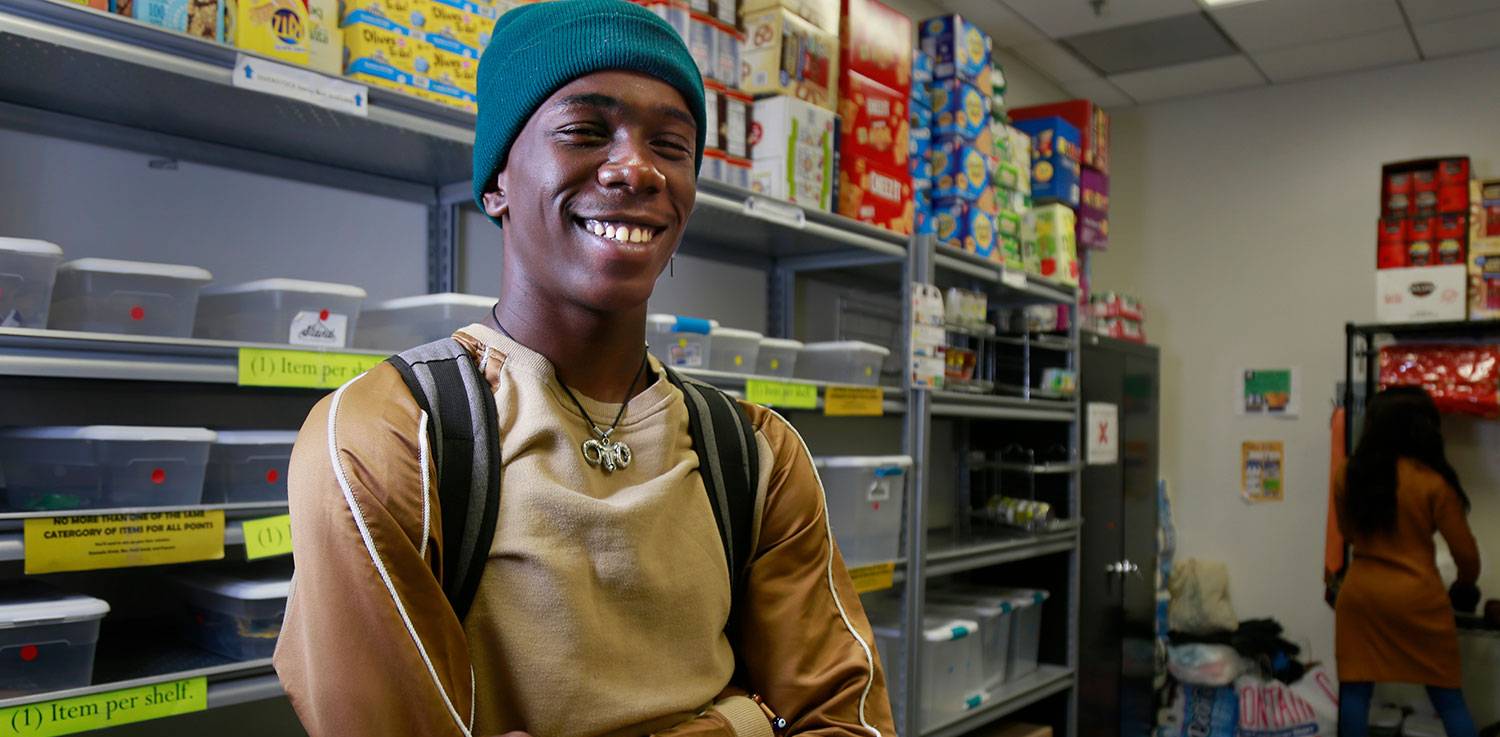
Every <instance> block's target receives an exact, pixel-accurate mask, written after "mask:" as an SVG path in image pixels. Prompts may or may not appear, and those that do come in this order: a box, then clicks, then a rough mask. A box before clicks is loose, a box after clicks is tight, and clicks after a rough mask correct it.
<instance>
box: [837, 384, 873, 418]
mask: <svg viewBox="0 0 1500 737" xmlns="http://www.w3.org/2000/svg"><path fill="white" fill-rule="evenodd" d="M823 414H825V415H831V416H835V417H879V416H881V415H883V414H885V392H884V391H882V390H881V389H880V387H878V386H830V387H828V390H827V391H825V392H823Z"/></svg>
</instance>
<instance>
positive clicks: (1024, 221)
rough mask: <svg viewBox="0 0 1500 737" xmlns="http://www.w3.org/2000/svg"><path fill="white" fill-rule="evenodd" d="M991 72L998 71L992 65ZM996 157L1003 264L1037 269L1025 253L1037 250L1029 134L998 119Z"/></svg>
mask: <svg viewBox="0 0 1500 737" xmlns="http://www.w3.org/2000/svg"><path fill="white" fill-rule="evenodd" d="M995 69H996V72H995V74H996V75H997V76H998V75H999V74H1000V72H999V69H1000V68H999V67H998V66H996V67H995ZM990 127H991V129H992V130H993V135H994V137H995V155H996V159H997V163H996V168H995V174H994V177H993V178H994V182H995V196H996V197H997V198H998V199H997V204H996V208H997V214H996V216H995V219H996V222H997V223H998V224H999V227H1000V252H1001V256H1002V260H1003V262H1004V264H1005V268H1007V269H1011V270H1013V271H1017V272H1021V271H1029V272H1031V273H1038V269H1039V268H1041V267H1040V265H1039V263H1040V262H1038V263H1037V264H1032V265H1030V266H1028V265H1027V257H1028V255H1029V256H1031V257H1035V256H1036V253H1037V248H1036V240H1037V233H1036V227H1035V223H1034V222H1033V221H1032V219H1031V217H1030V212H1031V173H1030V172H1031V137H1030V136H1028V135H1026V134H1025V133H1022V132H1021V131H1020V130H1017V129H1016V128H1014V127H1012V126H1010V125H1006V124H1005V123H1003V122H1001V121H1000V120H998V119H997V120H996V121H995V122H994V123H992V124H991V126H990Z"/></svg>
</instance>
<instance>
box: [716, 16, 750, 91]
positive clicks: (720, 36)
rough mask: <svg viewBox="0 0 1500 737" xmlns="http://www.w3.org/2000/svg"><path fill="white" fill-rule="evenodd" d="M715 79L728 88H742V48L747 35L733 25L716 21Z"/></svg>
mask: <svg viewBox="0 0 1500 737" xmlns="http://www.w3.org/2000/svg"><path fill="white" fill-rule="evenodd" d="M714 33H715V34H716V38H715V39H714V41H715V45H714V60H715V64H714V77H713V78H714V79H716V80H718V81H720V82H722V83H724V85H726V86H728V87H739V86H740V47H741V46H743V45H744V43H745V34H743V33H740V32H739V31H738V30H735V27H734V26H732V25H725V24H724V23H723V22H721V21H719V20H717V19H715V20H714Z"/></svg>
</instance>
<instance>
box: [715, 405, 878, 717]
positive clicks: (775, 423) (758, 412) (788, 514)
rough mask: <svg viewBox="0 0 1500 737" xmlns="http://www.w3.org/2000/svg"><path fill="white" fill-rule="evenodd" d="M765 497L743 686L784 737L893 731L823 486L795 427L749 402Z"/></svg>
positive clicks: (746, 623) (745, 625) (745, 612)
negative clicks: (781, 725)
mask: <svg viewBox="0 0 1500 737" xmlns="http://www.w3.org/2000/svg"><path fill="white" fill-rule="evenodd" d="M750 409H751V416H752V418H753V420H754V422H755V424H756V425H757V427H758V428H759V432H758V433H757V435H758V437H759V438H760V451H761V458H762V462H761V473H762V475H763V477H764V476H765V475H766V474H769V479H768V480H767V481H765V482H763V483H764V484H765V489H766V492H765V494H766V497H765V501H764V505H763V507H762V509H763V511H762V515H761V521H760V528H759V529H760V532H759V537H758V540H757V543H756V546H755V551H756V552H755V557H754V558H753V559H752V561H751V564H750V570H749V573H748V576H747V580H746V584H745V590H744V594H743V595H744V597H745V601H744V603H743V605H739V604H737V605H736V608H737V610H738V611H740V612H741V617H742V621H741V630H740V633H739V637H738V640H739V642H738V652H739V655H740V658H741V660H742V663H743V666H744V674H745V679H746V683H745V684H744V685H745V687H746V689H747V690H749V691H750V692H752V693H759V694H760V695H761V696H762V697H763V698H764V699H765V701H766V704H767V705H768V706H769V707H770V708H771V709H772V710H774V711H775V712H776V714H777V715H778V716H780V717H782V718H784V719H786V720H787V722H788V727H787V731H788V733H790V734H814V735H829V736H831V737H832V736H840V737H855V736H858V737H895V730H894V723H893V719H892V718H891V707H890V701H889V698H888V697H887V695H886V685H885V675H884V674H883V673H882V672H881V668H880V658H879V655H878V654H877V653H876V651H875V638H874V634H873V632H872V631H871V629H870V624H869V622H868V621H867V620H866V618H865V613H864V608H863V607H862V605H861V604H860V599H859V594H858V593H857V592H856V591H855V590H854V584H853V582H852V581H851V580H850V578H849V573H848V571H847V570H846V569H845V567H844V560H843V557H842V556H841V555H840V554H839V551H838V548H837V546H836V545H835V544H834V541H833V533H832V529H831V528H830V527H829V525H828V516H827V510H826V508H825V503H824V499H823V487H822V484H821V483H820V482H819V480H818V476H817V472H816V471H815V470H814V468H813V464H812V457H811V455H810V454H809V452H808V450H807V446H806V445H805V444H804V443H803V442H802V438H801V436H799V435H798V434H797V432H796V430H795V429H793V428H792V427H791V425H790V424H788V423H787V422H786V420H784V419H782V418H781V417H780V416H779V415H776V414H775V413H773V412H770V411H769V410H766V409H764V408H761V407H754V406H751V408H750Z"/></svg>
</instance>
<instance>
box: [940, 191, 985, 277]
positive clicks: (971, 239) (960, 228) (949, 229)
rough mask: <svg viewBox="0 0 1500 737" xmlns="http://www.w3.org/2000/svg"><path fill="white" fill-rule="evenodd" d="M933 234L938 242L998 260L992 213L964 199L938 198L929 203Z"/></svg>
mask: <svg viewBox="0 0 1500 737" xmlns="http://www.w3.org/2000/svg"><path fill="white" fill-rule="evenodd" d="M932 219H933V228H934V235H936V236H937V242H938V245H942V246H950V247H952V248H960V249H963V250H965V251H968V252H969V253H972V254H975V255H978V256H983V257H984V258H987V259H989V260H991V261H994V262H996V263H1000V261H1001V259H1002V254H1001V253H1000V249H999V236H998V234H997V233H996V232H995V216H994V215H992V214H990V213H987V212H985V211H984V210H981V209H979V207H977V206H975V205H974V204H973V203H970V202H968V201H966V200H961V199H956V198H950V199H937V200H934V201H933V203H932Z"/></svg>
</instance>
